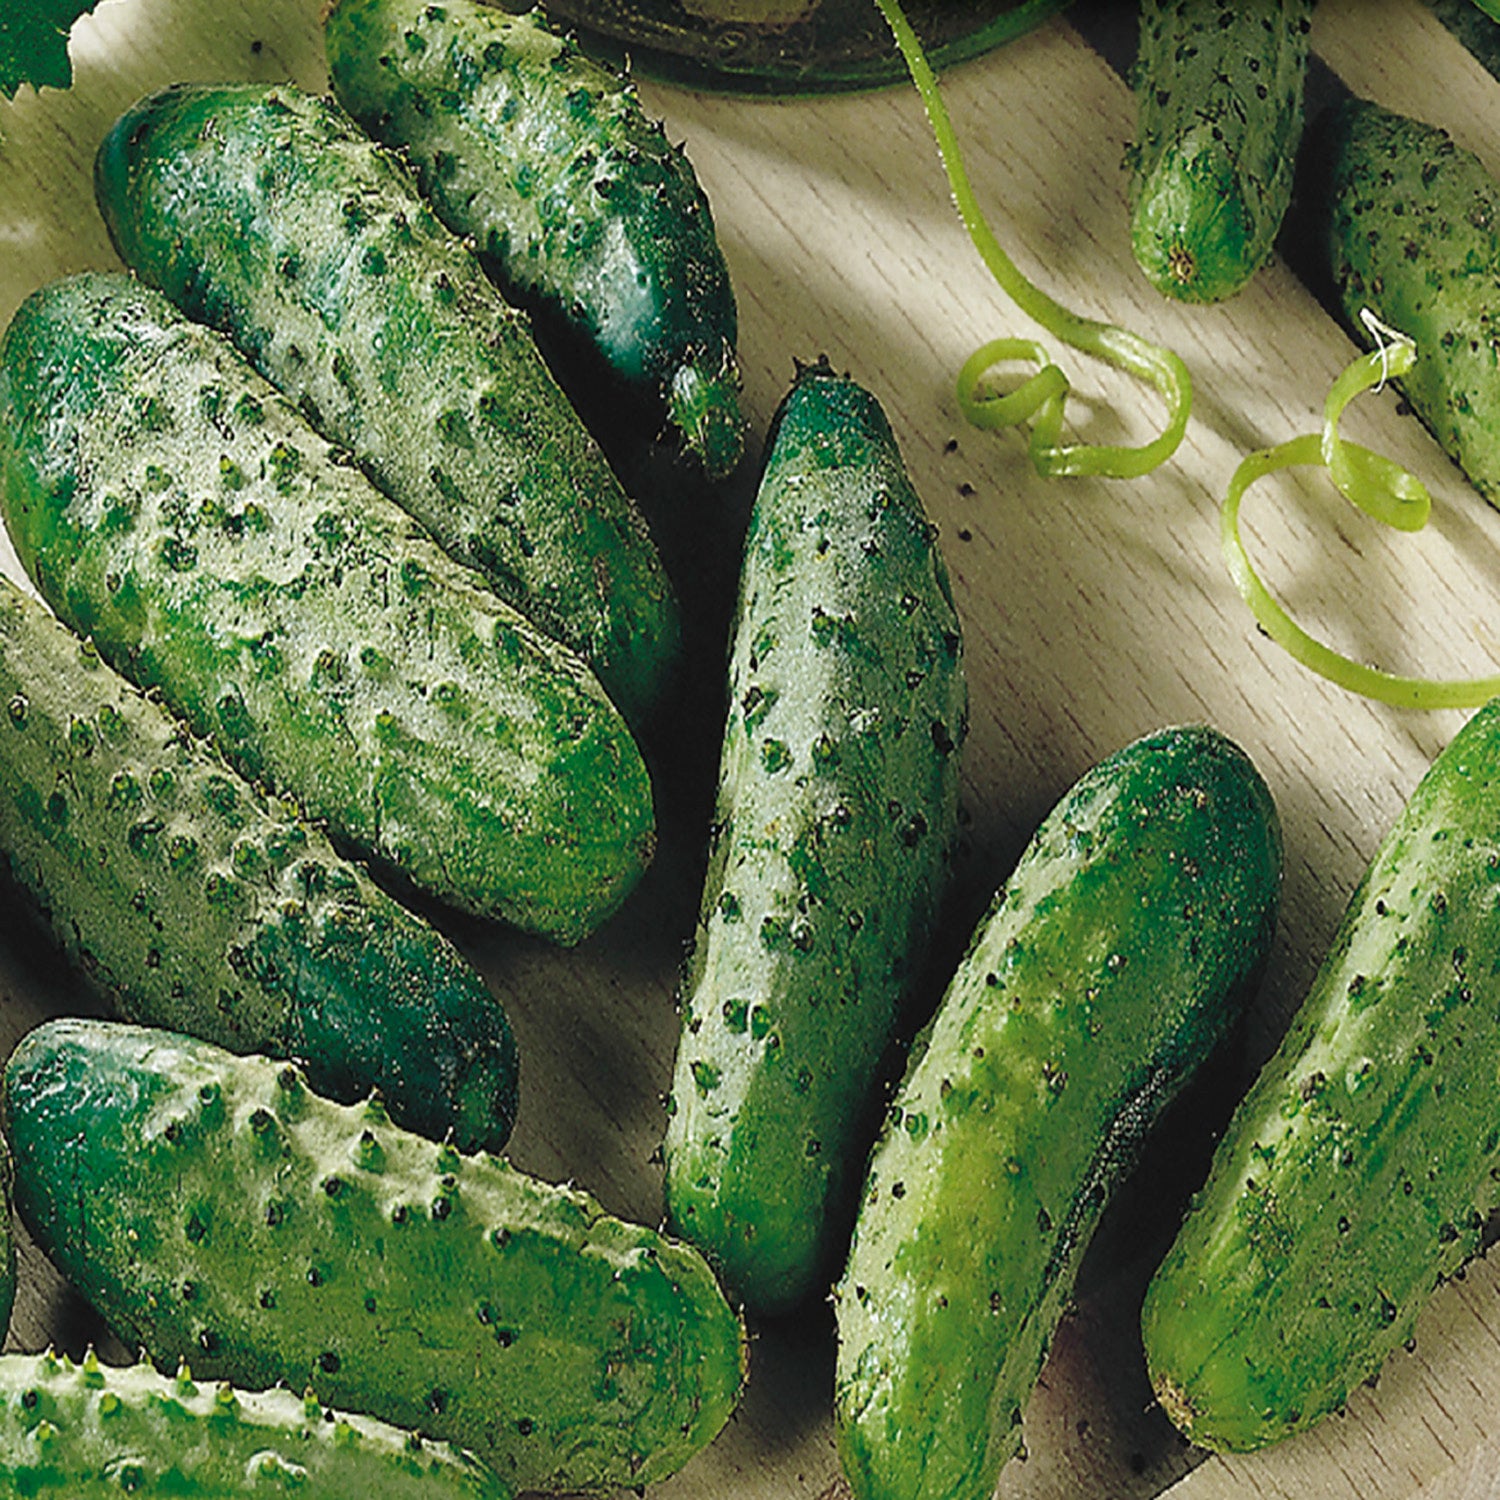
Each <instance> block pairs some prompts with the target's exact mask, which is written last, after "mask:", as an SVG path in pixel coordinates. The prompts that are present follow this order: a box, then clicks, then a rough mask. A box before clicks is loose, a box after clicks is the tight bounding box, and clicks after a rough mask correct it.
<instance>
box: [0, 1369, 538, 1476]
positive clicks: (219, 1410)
mask: <svg viewBox="0 0 1500 1500" xmlns="http://www.w3.org/2000/svg"><path fill="white" fill-rule="evenodd" d="M0 1485H3V1486H4V1488H5V1493H6V1494H10V1495H26V1496H33V1497H46V1496H53V1497H57V1500H118V1497H119V1496H120V1495H122V1494H126V1495H135V1496H137V1497H139V1500H169V1497H170V1500H237V1497H239V1496H242V1495H248V1496H252V1497H253V1496H257V1495H297V1496H300V1497H302V1500H369V1497H371V1496H378V1497H379V1500H509V1495H510V1491H509V1490H508V1489H507V1488H506V1487H505V1485H504V1484H502V1483H501V1481H500V1480H499V1478H498V1477H497V1476H496V1475H494V1474H492V1473H490V1472H489V1471H488V1470H486V1469H484V1468H482V1467H481V1466H480V1465H479V1464H477V1463H475V1462H474V1461H473V1460H472V1459H471V1458H469V1457H468V1456H467V1455H466V1454H464V1453H462V1452H460V1451H457V1450H454V1449H452V1448H451V1447H449V1445H447V1444H434V1443H427V1442H423V1441H420V1440H414V1439H413V1438H412V1437H411V1436H410V1435H409V1434H407V1433H405V1432H401V1431H398V1430H397V1429H396V1428H393V1427H391V1426H389V1425H388V1424H386V1423H381V1422H375V1421H372V1420H370V1419H369V1418H368V1417H359V1416H352V1415H349V1414H347V1413H341V1412H337V1413H336V1412H333V1411H329V1410H326V1409H325V1408H324V1407H322V1406H321V1405H320V1404H319V1403H318V1401H317V1400H316V1398H302V1397H297V1396H294V1395H293V1394H292V1393H291V1392H290V1391H287V1390H271V1391H260V1392H248V1391H236V1390H234V1389H233V1388H232V1387H230V1386H227V1385H222V1384H221V1385H217V1386H210V1385H200V1384H197V1383H196V1382H194V1380H193V1378H192V1376H191V1374H190V1373H189V1371H188V1369H187V1367H186V1366H184V1367H182V1368H181V1369H179V1371H178V1373H177V1374H176V1375H175V1376H165V1375H160V1374H158V1373H157V1372H156V1371H155V1370H154V1369H152V1368H151V1366H150V1365H149V1364H146V1363H145V1362H144V1361H143V1362H142V1363H140V1364H138V1365H132V1366H130V1367H128V1368H123V1369H120V1368H111V1367H108V1366H105V1365H102V1364H100V1362H99V1361H98V1360H97V1359H96V1358H95V1357H94V1356H93V1355H92V1354H89V1355H87V1356H85V1358H84V1359H83V1361H82V1362H81V1363H80V1364H74V1363H73V1362H72V1361H71V1360H69V1359H67V1358H66V1357H63V1358H61V1359H59V1358H57V1357H56V1356H54V1355H53V1354H50V1353H48V1354H43V1355H40V1356H38V1355H31V1354H11V1355H6V1356H5V1357H3V1358H0Z"/></svg>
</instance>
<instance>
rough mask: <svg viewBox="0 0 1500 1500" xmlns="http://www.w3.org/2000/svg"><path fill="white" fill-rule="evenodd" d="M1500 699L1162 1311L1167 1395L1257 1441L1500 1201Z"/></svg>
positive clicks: (1384, 1340) (1341, 965)
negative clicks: (1499, 899) (1499, 1089)
mask: <svg viewBox="0 0 1500 1500" xmlns="http://www.w3.org/2000/svg"><path fill="white" fill-rule="evenodd" d="M1497 816H1500V701H1497V702H1495V703H1491V704H1490V705H1489V706H1488V707H1486V708H1483V709H1481V710H1480V711H1479V712H1478V713H1477V714H1475V715H1474V716H1473V717H1472V718H1471V719H1470V720H1469V721H1468V722H1467V724H1466V725H1465V726H1464V727H1463V728H1462V729H1461V730H1460V731H1459V733H1458V734H1457V735H1456V736H1455V737H1454V739H1453V740H1452V741H1451V742H1450V744H1449V745H1448V746H1447V748H1446V749H1445V750H1444V751H1443V752H1442V753H1441V754H1440V755H1439V756H1438V757H1437V759H1436V761H1435V762H1434V763H1433V765H1432V766H1431V768H1430V769H1429V770H1428V772H1427V774H1426V776H1424V777H1423V779H1422V781H1421V783H1420V784H1419V785H1418V787H1417V789H1416V791H1415V792H1414V793H1413V794H1412V797H1411V800H1410V801H1409V802H1408V804H1407V806H1406V808H1405V810H1404V811H1403V812H1402V814H1401V816H1400V817H1399V818H1398V819H1397V821H1396V823H1395V824H1394V826H1393V827H1392V828H1391V830H1390V832H1389V833H1388V834H1387V836H1386V838H1385V840H1384V842H1383V843H1382V844H1381V846H1380V849H1379V851H1378V852H1377V853H1376V855H1375V857H1374V859H1373V860H1372V862H1371V864H1370V866H1369V869H1368V870H1367V871H1366V873H1365V875H1364V877H1363V879H1362V880H1361V881H1360V884H1359V887H1358V889H1357V890H1356V891H1355V893H1354V895H1353V898H1352V899H1351V901H1350V904H1349V907H1348V910H1347V911H1346V912H1345V914H1344V918H1343V921H1342V923H1341V924H1340V926H1339V930H1338V932H1337V934H1336V936H1335V937H1334V940H1333V943H1332V946H1331V947H1330V949H1329V952H1328V954H1327V956H1326V957H1325V959H1324V961H1323V964H1322V967H1321V968H1320V969H1319V971H1318V973H1317V975H1316V977H1315V978H1314V980H1313V982H1312V985H1311V987H1310V989H1309V991H1308V994H1307V996H1306V998H1305V1000H1304V1002H1303V1004H1302V1006H1301V1008H1300V1009H1299V1011H1298V1013H1297V1016H1296V1019H1295V1020H1294V1021H1293V1023H1292V1026H1291V1028H1290V1029H1289V1031H1288V1032H1287V1035H1286V1037H1285V1038H1284V1039H1283V1041H1282V1044H1281V1047H1280V1049H1279V1050H1278V1051H1277V1053H1276V1054H1275V1056H1274V1057H1273V1058H1272V1059H1271V1061H1270V1062H1268V1063H1267V1064H1266V1066H1265V1068H1264V1069H1263V1070H1262V1072H1261V1074H1260V1076H1259V1077H1258V1079H1257V1080H1256V1082H1255V1084H1254V1085H1253V1086H1252V1088H1251V1090H1250V1092H1249V1093H1248V1095H1247V1096H1246V1098H1245V1099H1244V1101H1243V1102H1242V1104H1241V1105H1240V1108H1239V1110H1238V1111H1237V1112H1236V1114H1235V1116H1234V1119H1233V1121H1232V1122H1231V1124H1230V1126H1229V1129H1228V1131H1227V1132H1226V1134H1225V1136H1224V1138H1223V1140H1222V1141H1221V1142H1220V1143H1219V1147H1218V1150H1217V1153H1216V1155H1215V1157H1214V1161H1213V1167H1212V1170H1211V1174H1210V1176H1209V1180H1208V1184H1207V1186H1206V1187H1205V1188H1204V1189H1203V1191H1202V1193H1201V1194H1200V1195H1199V1196H1198V1197H1197V1198H1196V1199H1195V1201H1194V1205H1193V1207H1192V1209H1191V1211H1190V1212H1189V1214H1188V1216H1187V1218H1186V1220H1185V1222H1184V1223H1183V1226H1182V1229H1181V1232H1180V1234H1179V1235H1178V1238H1177V1240H1176V1243H1175V1244H1174V1245H1173V1246H1172V1249H1171V1250H1170V1252H1169V1253H1168V1255H1167V1257H1166V1259H1165V1261H1164V1262H1163V1264H1162V1266H1161V1268H1160V1269H1159V1270H1158V1271H1157V1273H1156V1276H1155V1278H1154V1279H1153V1280H1152V1282H1151V1285H1150V1288H1149V1289H1148V1291H1147V1294H1146V1301H1145V1307H1144V1310H1143V1313H1142V1328H1143V1330H1144V1336H1145V1343H1146V1354H1147V1361H1148V1366H1149V1369H1150V1371H1151V1378H1152V1382H1153V1385H1154V1386H1155V1388H1156V1390H1157V1392H1158V1394H1159V1397H1160V1399H1161V1404H1162V1407H1163V1409H1164V1410H1165V1411H1166V1412H1167V1414H1168V1416H1170V1417H1171V1418H1172V1420H1173V1421H1174V1422H1176V1423H1177V1425H1178V1426H1179V1427H1180V1428H1181V1429H1182V1431H1183V1432H1184V1433H1186V1434H1187V1436H1188V1437H1190V1438H1191V1439H1192V1440H1193V1441H1194V1442H1195V1443H1199V1444H1202V1445H1203V1446H1205V1447H1210V1448H1216V1449H1234V1450H1244V1449H1251V1448H1258V1447H1261V1446H1263V1445H1264V1444H1267V1443H1271V1442H1274V1441H1276V1440H1277V1439H1279V1438H1282V1437H1285V1436H1286V1435H1288V1434H1290V1433H1294V1432H1297V1431H1300V1430H1303V1429H1305V1428H1307V1427H1310V1426H1312V1424H1313V1423H1314V1422H1316V1421H1317V1420H1318V1418H1319V1417H1321V1416H1322V1415H1324V1414H1325V1413H1327V1412H1329V1411H1333V1410H1336V1409H1337V1408H1339V1407H1341V1406H1342V1405H1343V1403H1344V1401H1345V1399H1346V1398H1347V1397H1348V1396H1349V1395H1350V1393H1351V1392H1352V1391H1354V1390H1355V1388H1356V1387H1357V1386H1358V1385H1359V1383H1360V1382H1361V1381H1363V1380H1365V1379H1366V1378H1368V1377H1370V1376H1372V1375H1374V1374H1375V1373H1376V1372H1377V1371H1378V1370H1379V1369H1380V1367H1381V1365H1382V1364H1383V1363H1384V1362H1385V1360H1386V1358H1387V1357H1388V1356H1389V1355H1390V1354H1391V1353H1392V1352H1393V1351H1394V1350H1395V1349H1396V1348H1398V1347H1399V1346H1400V1345H1402V1344H1404V1343H1405V1342H1407V1341H1408V1340H1409V1339H1410V1338H1411V1336H1412V1328H1413V1325H1414V1323H1415V1320H1416V1317H1417V1313H1418V1311H1419V1309H1420V1308H1421V1307H1422V1305H1423V1303H1424V1302H1425V1301H1426V1299H1427V1297H1428V1296H1429V1294H1430V1293H1431V1292H1432V1291H1433V1289H1434V1287H1435V1286H1436V1285H1437V1284H1438V1283H1440V1282H1441V1281H1442V1280H1443V1279H1444V1278H1446V1277H1448V1276H1451V1275H1452V1274H1453V1273H1454V1272H1456V1271H1457V1270H1458V1269H1459V1267H1460V1266H1461V1265H1462V1264H1463V1262H1464V1261H1465V1260H1467V1259H1468V1258H1469V1257H1471V1256H1472V1255H1474V1254H1475V1253H1476V1252H1477V1251H1478V1250H1479V1249H1480V1247H1481V1243H1482V1240H1481V1233H1482V1230H1483V1226H1484V1221H1485V1218H1486V1216H1487V1215H1488V1214H1489V1212H1490V1211H1491V1209H1492V1208H1493V1207H1494V1206H1495V1204H1496V1202H1497V1201H1500V1189H1497V1186H1496V1183H1497V1179H1500V1121H1497V1116H1496V1113H1495V1104H1494V1080H1495V1073H1496V1069H1497V1067H1500V1040H1497V1037H1496V1033H1495V1027H1494V1006H1495V999H1496V989H1495V980H1494V975H1495V973H1496V972H1497V966H1500V934H1497V933H1496V929H1495V924H1494V919H1493V914H1494V908H1495V898H1496V891H1497V885H1500V873H1497V872H1500V846H1497V844H1496V839H1495V827H1496V818H1497Z"/></svg>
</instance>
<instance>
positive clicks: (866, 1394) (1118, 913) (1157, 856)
mask: <svg viewBox="0 0 1500 1500" xmlns="http://www.w3.org/2000/svg"><path fill="white" fill-rule="evenodd" d="M1280 876H1281V838H1280V829H1279V823H1278V821H1277V818H1276V813H1275V808H1274V805H1273V803H1272V801H1271V797H1270V793H1269V792H1268V791H1267V789H1266V787H1265V784H1264V783H1263V782H1262V781H1261V779H1260V777H1259V776H1258V774H1257V773H1256V771H1255V769H1254V767H1253V766H1252V765H1251V764H1250V762H1249V760H1248V759H1247V758H1246V757H1245V755H1244V754H1243V753H1242V752H1241V751H1240V750H1238V749H1237V748H1236V747H1235V746H1234V745H1233V744H1232V743H1230V742H1229V741H1228V740H1226V739H1225V738H1224V737H1223V736H1222V735H1220V734H1218V733H1217V732H1215V731H1212V730H1209V729H1206V728H1197V727H1190V728H1185V729H1177V730H1169V731H1164V732H1162V733H1161V734H1157V735H1153V736H1150V737H1148V738H1146V739H1144V740H1140V741H1137V742H1136V743H1135V744H1133V745H1131V746H1128V747H1126V748H1125V749H1124V750H1122V751H1120V752H1118V753H1117V754H1115V755H1114V756H1111V757H1109V758H1108V759H1107V760H1105V761H1103V762H1101V763H1100V765H1098V766H1097V767H1096V768H1095V769H1094V770H1093V771H1091V772H1089V773H1088V774H1087V775H1085V776H1084V777H1083V778H1082V780H1080V781H1079V782H1078V783H1077V785H1076V786H1075V787H1074V788H1073V789H1072V791H1070V792H1069V793H1068V794H1067V796H1065V797H1064V798H1063V800H1062V801H1061V802H1060V803H1059V804H1058V806H1057V807H1056V808H1055V809H1054V810H1053V812H1052V814H1051V815H1050V816H1049V817H1048V818H1047V820H1046V821H1045V822H1044V823H1043V824H1042V826H1041V828H1040V829H1039V830H1038V832H1037V834H1036V836H1035V837H1034V838H1033V840H1032V842H1031V844H1030V846H1029V847H1028V849H1027V851H1026V853H1025V854H1024V855H1023V856H1022V858H1021V861H1020V863H1019V864H1018V866H1017V868H1016V870H1015V873H1014V874H1013V875H1012V877H1011V879H1010V880H1009V881H1008V882H1007V884H1006V885H1005V886H1004V887H1003V888H1002V890H1001V891H1000V893H999V895H998V897H997V898H996V902H995V905H994V906H993V907H992V909H991V912H990V914H989V915H988V916H987V917H986V918H985V920H984V921H983V922H982V923H981V924H980V926H979V928H978V929H977V931H976V933H975V937H974V940H973V944H972V946H971V948H970V951H969V953H968V954H967V956H966V957H965V959H964V961H963V963H962V964H961V965H960V967H959V969H958V972H957V973H956V974H955V976H954V978H953V981H952V983H951V984H950V986H949V988H948V991H947V994H946V995H945V997H944V999H943V1002H942V1005H941V1006H940V1008H939V1010H938V1013H937V1015H936V1016H935V1018H934V1020H933V1022H932V1024H931V1026H930V1028H929V1029H928V1031H927V1033H926V1034H925V1036H924V1038H923V1040H922V1044H921V1045H920V1046H919V1048H918V1050H917V1052H916V1054H915V1055H914V1058H913V1061H912V1064H911V1066H910V1068H909V1069H908V1072H907V1075H906V1078H905V1080H904V1081H903V1083H902V1085H901V1087H900V1089H899V1090H898V1092H897V1094H896V1096H895V1099H894V1101H893V1104H892V1107H891V1111H890V1115H889V1117H888V1120H887V1123H886V1125H885V1127H884V1130H883V1133H882V1136H881V1139H880V1142H879V1143H878V1144H877V1146H876V1149H875V1152H874V1155H873V1157H872V1159H871V1165H870V1171H869V1176H868V1179H867V1181H866V1188H865V1195H864V1199H863V1201H862V1203H861V1206H860V1212H859V1218H858V1220H857V1222H856V1227H855V1235H854V1243H853V1247H852V1250H851V1252H850V1257H849V1264H848V1267H847V1269H846V1271H845V1273H844V1277H843V1279H842V1281H841V1282H840V1284H839V1287H838V1291H837V1299H836V1307H837V1315H838V1325H839V1354H838V1368H837V1383H836V1417H837V1437H838V1443H839V1451H840V1456H841V1458H842V1460H843V1463H844V1467H845V1472H846V1474H847V1475H848V1477H849V1480H850V1483H851V1485H852V1487H853V1492H854V1494H855V1495H856V1496H858V1497H861V1500H863V1497H877V1496H878V1497H882V1500H884V1497H890V1500H898V1497H899V1500H928V1497H934V1500H935V1497H938V1496H942V1497H944V1500H960V1497H972V1500H987V1497H988V1496H989V1495H990V1494H991V1493H992V1492H993V1490H994V1487H995V1483H996V1479H997V1477H998V1474H999V1471H1000V1468H1001V1466H1002V1465H1003V1464H1004V1462H1005V1460H1006V1459H1007V1458H1008V1457H1009V1456H1010V1455H1011V1454H1013V1453H1014V1452H1015V1451H1016V1449H1017V1448H1018V1446H1019V1444H1020V1439H1021V1417H1022V1412H1023V1410H1024V1407H1025V1405H1026V1402H1027V1399H1028V1398H1029V1396H1030V1393H1031V1390H1032V1388H1033V1386H1034V1384H1035V1382H1036V1378H1037V1375H1038V1373H1039V1372H1040V1369H1041V1366H1042V1362H1043V1360H1044V1358H1045V1357H1046V1352H1047V1347H1048V1342H1049V1340H1050V1338H1051V1335H1052V1331H1053V1329H1054V1328H1055V1326H1056V1323H1057V1319H1058V1318H1059V1316H1060V1315H1061V1313H1062V1310H1063V1307H1064V1305H1065V1304H1066V1301H1067V1299H1068V1297H1069V1295H1070V1294H1071V1290H1072V1286H1073V1281H1074V1277H1075V1275H1076V1270H1077V1266H1078V1262H1079V1260H1080V1258H1081V1256H1082V1254H1083V1250H1084V1248H1085V1246H1086V1245H1087V1243H1088V1240H1089V1237H1090V1235H1091V1234H1092V1232H1093V1229H1094V1227H1095V1225H1096V1223H1097V1221H1098V1218H1099V1215H1100V1212H1101V1210H1102V1208H1103V1205H1104V1203H1105V1201H1106V1199H1107V1197H1108V1195H1109V1192H1110V1190H1111V1188H1112V1186H1113V1185H1114V1182H1115V1180H1116V1179H1117V1178H1118V1177H1119V1176H1120V1175H1121V1173H1122V1172H1123V1171H1124V1169H1125V1168H1126V1167H1127V1166H1128V1165H1129V1164H1130V1162H1131V1160H1132V1158H1133V1157H1134V1155H1135V1151H1136V1147H1137V1145H1138V1143H1139V1141H1140V1138H1141V1137H1142V1135H1143V1134H1144V1132H1145V1131H1146V1129H1147V1128H1148V1127H1149V1125H1150V1123H1151V1122H1152V1120H1153V1119H1154V1118H1155V1116H1156V1115H1157V1113H1158V1112H1159V1110H1160V1108H1161V1107H1162V1106H1163V1104H1164V1103H1165V1102H1166V1101H1167V1099H1168V1098H1169V1097H1170V1096H1171V1095H1172V1094H1173V1092H1175V1090H1176V1089H1177V1088H1178V1087H1179V1086H1180V1085H1181V1084H1182V1082H1183V1081H1184V1080H1185V1079H1186V1077H1187V1076H1188V1075H1189V1074H1190V1073H1191V1071H1192V1070H1193V1068H1194V1067H1196V1066H1197V1064H1198V1063H1199V1062H1200V1061H1201V1060H1202V1059H1203V1058H1204V1056H1205V1055H1206V1054H1207V1053H1208V1052H1209V1051H1210V1050H1211V1049H1212V1047H1213V1046H1214V1045H1215V1044H1216V1043H1217V1042H1218V1041H1219V1039H1220V1038H1221V1037H1222V1036H1223V1035H1224V1033H1225V1031H1226V1029H1227V1028H1228V1026H1229V1025H1230V1024H1231V1022H1232V1020H1233V1019H1234V1017H1235V1016H1236V1015H1237V1013H1238V1011H1239V1009H1240V1006H1241V1003H1242V1001H1243V1000H1244V999H1245V998H1246V997H1247V995H1248V993H1249V991H1250V989H1251V988H1252V987H1253V983H1254V980H1255V978H1256V977H1257V975H1258V972H1259V970H1260V968H1261V966H1262V964H1263V961H1264V958H1265V955H1266V952H1267V949H1268V946H1269V943H1270V939H1271V936H1272V932H1273V929H1274V926H1275V919H1276V910H1277V905H1278V900H1279V891H1280Z"/></svg>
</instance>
